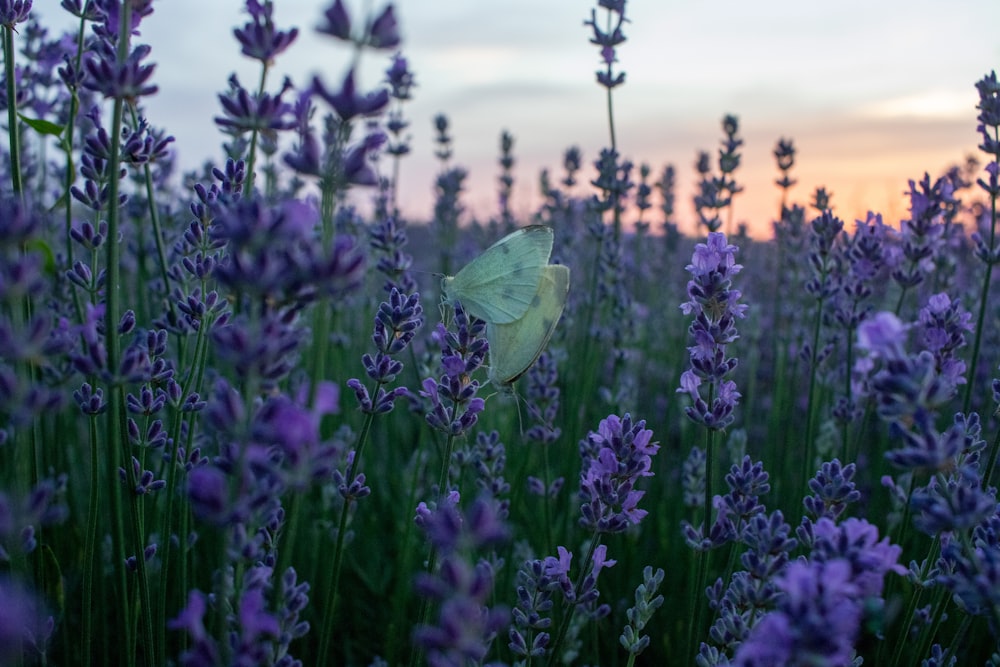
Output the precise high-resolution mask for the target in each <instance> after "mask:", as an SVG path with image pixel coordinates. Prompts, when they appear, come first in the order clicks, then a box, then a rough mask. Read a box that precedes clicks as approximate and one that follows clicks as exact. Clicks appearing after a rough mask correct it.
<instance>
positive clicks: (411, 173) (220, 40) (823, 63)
mask: <svg viewBox="0 0 1000 667" xmlns="http://www.w3.org/2000/svg"><path fill="white" fill-rule="evenodd" d="M49 3H51V5H52V6H51V8H50V7H49V6H48V5H49ZM275 4H276V11H275V16H276V21H277V23H278V25H279V26H281V27H284V28H287V27H289V26H292V25H294V26H298V27H299V29H300V35H299V39H298V40H297V42H296V43H295V44H293V46H292V47H291V48H290V49H289V50H288V51H287V52H286V53H285V54H284V55H283V56H280V57H279V59H278V61H277V64H276V67H275V71H274V72H273V74H272V75H271V78H270V79H269V81H270V82H271V84H272V89H275V88H277V87H278V86H279V85H280V82H281V78H282V77H283V76H284V75H286V74H287V75H289V76H291V77H292V79H293V81H294V82H295V83H296V84H298V85H303V86H304V85H306V84H307V83H308V81H309V79H310V78H311V76H312V75H313V74H320V75H321V76H322V77H323V78H324V80H325V81H326V82H327V85H328V87H329V88H331V89H336V88H337V86H338V85H339V83H340V81H341V80H342V77H343V74H344V71H345V67H346V66H347V64H348V62H349V58H350V50H349V49H348V47H346V46H345V45H343V44H342V43H339V42H336V41H335V40H333V39H331V38H328V37H326V36H322V35H318V34H316V32H315V30H314V27H315V26H316V25H317V24H318V23H319V19H320V16H321V12H322V10H323V9H324V8H325V7H327V6H328V5H329V4H331V3H330V2H329V1H328V0H277V1H276V3H275ZM347 4H348V7H349V8H350V9H353V10H355V14H356V13H357V11H359V8H360V7H362V6H363V5H366V4H372V5H374V6H376V7H381V3H380V2H378V0H373V1H372V2H361V1H360V0H353V1H351V0H348V2H347ZM43 5H44V6H43ZM243 5H244V3H243V2H241V1H238V0H170V1H169V2H166V1H163V0H160V1H159V2H156V3H154V7H155V12H154V14H153V15H152V16H150V17H148V18H147V19H145V21H144V22H143V24H142V36H141V37H140V38H139V40H138V41H141V42H144V43H148V44H150V45H151V46H152V48H153V50H152V55H151V58H150V60H151V61H152V62H155V63H156V64H157V69H156V73H155V75H154V78H155V83H156V84H157V85H159V87H160V92H159V94H158V95H157V96H155V97H153V98H149V99H148V100H147V101H146V106H147V115H148V117H149V119H150V121H151V122H152V123H153V124H154V125H157V126H161V127H163V128H165V129H166V130H167V132H169V133H170V134H173V135H174V136H175V137H176V139H177V141H176V144H175V146H176V148H177V150H178V151H179V155H180V160H181V165H182V167H183V168H184V169H190V168H193V167H195V166H196V165H200V164H201V162H202V161H204V160H205V159H215V160H219V159H221V149H220V148H219V146H220V145H221V142H222V139H223V138H222V135H221V134H220V133H219V132H218V131H217V130H216V128H215V125H214V123H213V122H212V118H213V117H214V116H216V115H219V113H220V107H219V103H218V101H217V99H216V95H217V93H218V91H220V90H224V89H225V88H226V79H227V78H228V76H229V74H230V73H231V72H233V71H235V72H237V73H238V74H239V76H240V79H241V81H242V82H243V84H244V85H245V86H247V87H248V88H254V87H256V82H257V78H258V75H259V73H258V69H257V67H256V65H255V63H252V62H250V61H248V60H247V59H245V58H243V57H242V56H241V55H240V53H239V46H238V44H237V43H236V41H235V39H234V38H233V37H232V29H233V27H235V26H236V25H239V24H242V23H243V22H244V21H245V16H246V15H245V13H244V12H243V9H242V8H243ZM595 6H596V2H595V1H590V0H588V1H584V0H504V1H503V2H497V1H496V0H401V1H400V2H397V3H396V9H397V17H398V18H399V21H400V25H401V28H402V32H403V36H404V43H403V47H402V51H403V53H404V55H406V57H407V58H408V59H409V61H410V67H411V69H412V70H413V71H414V72H415V75H416V79H417V85H418V87H417V88H416V89H415V91H414V100H413V101H412V102H411V103H409V104H408V106H407V110H406V115H407V116H408V118H409V119H410V121H411V123H412V125H411V130H412V133H413V142H412V149H413V152H412V154H411V155H410V156H408V157H407V158H405V159H404V162H403V167H402V177H401V204H402V207H403V209H404V211H405V212H406V213H407V214H408V215H409V216H410V218H411V219H414V220H426V219H427V218H428V217H429V216H430V215H431V213H432V210H433V199H432V198H433V192H432V190H433V183H434V175H435V174H436V172H437V162H436V160H435V158H434V157H433V150H434V147H433V143H432V142H433V137H434V131H433V118H434V116H435V115H436V114H438V113H444V114H446V115H447V116H448V117H449V119H450V121H451V134H452V136H453V137H454V157H453V164H456V165H460V166H463V167H465V168H466V169H468V170H469V172H470V175H469V177H468V179H467V181H466V184H467V191H466V195H465V198H464V202H465V204H466V206H467V207H468V208H469V209H470V211H472V212H473V213H475V214H476V215H477V216H479V217H480V218H488V217H489V216H490V215H491V214H493V213H494V212H495V211H496V201H497V195H496V192H497V189H496V183H497V176H498V174H499V167H498V165H497V159H498V156H499V137H500V133H501V131H503V130H505V129H506V130H508V131H509V132H511V133H512V134H513V136H514V138H515V147H514V154H515V158H516V160H517V164H516V166H515V179H516V181H515V186H514V196H513V199H512V206H513V208H514V210H515V211H516V212H518V213H519V214H526V213H527V212H528V211H531V210H534V208H535V207H536V206H537V204H538V202H539V201H540V199H539V195H538V174H539V171H540V170H541V169H542V168H543V167H548V168H549V169H550V171H551V173H552V174H553V176H555V177H556V178H558V177H559V176H561V174H562V166H561V165H562V155H563V152H564V151H565V149H566V148H568V147H570V146H573V145H576V146H579V147H580V148H581V150H582V152H583V157H584V165H585V166H584V169H583V170H582V171H581V174H580V175H581V177H583V180H589V179H591V178H593V177H594V170H593V167H592V163H593V161H594V160H595V159H596V158H597V155H598V152H599V151H600V149H601V147H603V146H605V145H607V143H608V130H607V115H606V109H605V96H604V89H603V88H601V87H599V86H598V85H597V83H596V82H595V80H594V72H595V70H596V69H597V68H598V67H599V64H600V63H599V57H598V51H597V48H596V47H595V46H593V45H592V44H590V43H589V38H590V29H589V28H587V27H585V26H584V25H583V22H584V20H586V19H587V18H588V17H589V16H590V10H591V8H592V7H595ZM34 11H35V12H37V13H39V14H41V16H42V18H43V21H44V22H45V24H46V25H47V26H48V27H49V28H50V29H55V28H57V27H68V26H69V25H70V23H69V21H68V20H67V19H65V18H64V16H65V14H64V12H62V10H59V9H58V8H57V3H56V0H46V1H45V2H44V3H43V2H40V1H36V3H35V10H34ZM601 11H602V12H603V10H601ZM626 15H627V16H628V17H629V18H630V21H631V22H630V23H628V24H626V26H625V35H626V37H627V38H628V41H627V42H626V43H625V44H623V45H622V46H621V47H619V51H618V57H619V61H620V62H619V66H620V68H621V69H623V70H624V71H625V72H626V74H627V79H626V83H625V84H624V85H623V86H621V87H619V88H617V89H615V99H614V104H615V120H616V127H617V137H618V145H619V150H620V152H621V153H622V154H624V155H625V156H626V157H628V158H630V159H631V160H633V162H635V163H636V165H638V164H639V163H641V162H648V163H649V164H650V166H651V167H652V169H653V174H654V175H657V174H659V173H660V171H661V170H662V168H663V165H664V164H666V163H668V162H670V163H673V164H674V165H675V167H676V169H677V173H678V180H679V190H678V193H677V194H678V200H677V212H678V219H679V220H680V222H681V226H682V230H684V231H687V232H694V229H693V226H692V221H693V218H694V212H693V207H692V204H691V194H692V187H693V184H694V181H695V173H694V168H693V164H694V160H695V157H696V154H697V151H698V150H700V149H701V150H709V151H710V152H711V153H712V154H713V155H715V154H716V149H717V147H718V145H719V141H720V139H721V138H722V131H721V126H720V122H721V119H722V117H723V115H724V114H726V113H733V114H735V115H737V116H738V117H739V119H740V126H741V134H742V136H743V138H744V140H745V146H744V153H743V155H744V156H743V166H742V167H741V168H740V170H739V171H738V172H737V174H736V177H737V180H738V181H739V182H741V183H742V184H743V185H744V186H745V188H746V191H745V192H744V193H743V194H741V195H739V196H738V197H737V198H736V200H735V215H736V219H737V220H738V221H739V220H745V221H747V222H748V223H749V224H750V227H751V230H752V233H753V234H754V235H755V236H767V235H768V234H769V230H770V226H771V220H772V219H773V217H774V216H775V214H776V212H777V207H778V201H779V194H778V191H777V188H776V187H775V186H774V185H773V181H774V179H775V178H776V177H777V175H778V172H777V168H776V166H775V163H774V158H773V156H772V151H773V149H774V145H775V143H776V142H777V140H778V139H779V138H781V137H788V138H791V139H792V140H793V141H794V142H795V145H796V148H797V150H798V154H797V158H796V166H795V168H794V170H793V175H794V176H795V177H797V178H798V179H799V185H797V186H796V187H795V188H794V189H793V191H792V195H793V200H794V201H797V202H801V203H805V202H806V201H808V199H809V198H810V196H811V193H812V192H813V190H814V188H815V187H816V186H818V185H826V186H827V188H828V189H829V190H831V191H832V192H833V193H834V200H833V201H834V205H835V207H836V209H837V212H838V214H839V215H840V216H841V217H843V218H844V219H845V221H846V222H847V223H848V224H850V223H852V222H853V220H854V218H856V217H863V216H864V212H865V211H866V210H867V209H873V210H876V211H879V212H882V213H884V214H885V216H886V220H887V221H890V222H894V223H895V222H898V220H899V218H901V217H905V214H906V210H905V200H904V199H903V198H902V196H901V193H902V191H903V190H904V189H905V188H906V180H907V179H908V178H914V179H919V178H920V177H921V176H922V174H923V173H924V171H929V172H930V173H931V175H932V176H936V175H938V174H939V173H940V172H941V171H943V170H944V169H945V168H946V167H947V166H948V165H949V164H952V163H957V162H961V161H962V160H963V159H964V157H965V155H967V154H968V153H970V152H974V151H975V145H976V141H977V136H976V131H975V127H976V120H975V118H976V109H975V104H976V101H977V96H976V91H975V88H974V83H975V82H976V81H977V80H979V79H980V78H982V77H983V76H984V75H985V74H987V73H988V72H989V71H990V70H991V69H997V68H1000V40H998V39H997V38H996V37H995V27H996V26H997V25H1000V2H998V1H997V0H956V1H953V2H949V3H943V2H939V1H933V2H932V1H930V0H907V1H906V2H904V1H902V0H881V1H878V2H873V1H872V0H842V1H841V2H838V3H820V2H811V1H803V0H770V1H766V0H765V1H762V2H745V1H743V0H719V1H715V2H697V1H694V0H629V2H628V5H627V12H626ZM50 17H52V18H50ZM390 55H391V53H388V52H367V53H366V54H365V56H364V58H365V61H364V64H365V65H366V67H365V69H364V70H363V76H362V77H361V80H360V86H362V87H369V86H374V85H375V84H377V83H379V81H380V80H381V79H382V72H383V71H384V70H385V68H386V67H387V66H388V63H389V56H390ZM288 99H289V101H291V99H292V98H291V97H289V98H288ZM320 106H321V109H323V106H322V104H321V105H320ZM323 110H324V111H325V109H323ZM637 176H638V174H636V177H637ZM654 201H658V200H656V199H654ZM653 219H654V221H657V222H658V217H654V218H653Z"/></svg>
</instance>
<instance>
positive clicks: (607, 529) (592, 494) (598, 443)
mask: <svg viewBox="0 0 1000 667" xmlns="http://www.w3.org/2000/svg"><path fill="white" fill-rule="evenodd" d="M645 426H646V422H645V421H639V422H637V423H635V424H633V423H632V417H631V416H630V415H628V414H626V415H625V416H624V417H623V418H619V417H618V416H616V415H611V416H609V417H608V418H607V419H604V420H602V421H601V423H600V426H599V427H598V430H597V433H594V432H591V433H590V434H589V435H588V436H587V440H585V441H582V442H581V443H580V455H581V457H582V458H583V470H582V471H581V473H580V499H581V500H582V501H583V505H581V507H580V510H581V512H582V514H583V516H582V518H581V519H580V524H581V525H582V526H584V527H586V528H589V529H591V530H595V531H597V532H599V533H620V532H622V531H624V530H625V529H626V528H628V526H629V525H630V524H638V523H639V522H640V521H642V519H643V517H645V516H646V514H647V512H646V510H641V509H639V508H638V504H639V501H640V500H641V499H642V497H643V495H645V493H646V492H645V491H638V490H636V489H635V484H636V482H638V481H639V478H640V477H651V476H652V475H653V472H652V471H651V470H650V468H651V467H652V456H653V455H654V454H656V452H657V451H659V449H660V445H659V444H658V443H655V442H652V439H653V432H652V431H650V430H648V429H646V428H645Z"/></svg>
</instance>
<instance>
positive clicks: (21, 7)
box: [0, 0, 32, 29]
mask: <svg viewBox="0 0 1000 667" xmlns="http://www.w3.org/2000/svg"><path fill="white" fill-rule="evenodd" d="M31 3H32V0H0V25H2V26H4V27H5V28H10V29H13V28H14V26H15V25H17V24H18V23H23V22H24V21H26V20H28V14H29V13H30V12H31Z"/></svg>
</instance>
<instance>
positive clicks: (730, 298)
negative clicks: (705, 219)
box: [677, 232, 747, 430]
mask: <svg viewBox="0 0 1000 667" xmlns="http://www.w3.org/2000/svg"><path fill="white" fill-rule="evenodd" d="M737 251H738V248H737V247H736V246H734V245H729V244H728V243H727V242H726V236H725V234H721V233H718V232H712V233H710V234H709V235H708V240H707V242H706V243H699V244H698V245H697V246H696V247H695V251H694V255H693V256H692V258H691V264H689V265H688V266H687V267H686V270H687V271H688V272H689V273H690V274H691V275H692V276H693V279H692V280H690V281H689V282H688V285H687V291H688V297H689V298H690V301H687V302H685V303H683V304H681V311H682V312H684V313H685V314H688V315H690V314H694V316H695V319H694V322H693V323H692V324H691V327H690V328H689V331H690V333H691V336H692V337H693V338H694V342H695V345H693V346H692V347H689V348H688V352H689V353H690V357H691V367H690V369H688V370H686V371H685V372H684V373H683V374H682V375H681V386H680V388H679V389H678V390H677V391H678V393H686V394H688V395H689V396H690V397H691V400H692V402H693V405H691V406H688V407H686V408H685V410H684V412H685V414H687V416H688V418H689V419H691V420H692V421H694V422H695V423H699V424H703V425H704V426H706V427H707V428H709V429H712V430H719V429H723V428H725V427H726V426H728V425H729V424H731V423H732V422H733V420H734V419H735V418H734V416H733V411H734V410H735V408H736V405H737V403H738V402H739V399H740V393H739V392H738V391H737V390H736V384H735V383H734V382H732V381H731V380H726V379H725V377H726V376H727V375H729V374H730V373H731V372H732V371H733V370H734V369H735V368H736V366H737V363H738V362H737V360H736V359H735V358H727V357H726V347H727V346H728V345H729V344H730V343H733V342H735V341H736V339H737V338H739V334H738V332H737V330H736V320H737V319H742V318H743V317H745V314H746V309H747V306H746V305H744V304H740V303H738V302H739V299H740V297H741V296H742V293H741V292H740V291H739V290H736V289H732V288H731V285H732V276H734V275H736V274H737V273H739V272H740V271H741V270H742V269H743V267H742V266H741V265H740V264H737V263H736V252H737ZM703 382H708V383H709V384H710V385H711V386H712V387H713V391H712V392H711V393H713V394H714V398H713V401H712V405H708V403H707V402H706V401H705V400H704V399H703V398H702V397H701V385H702V383H703Z"/></svg>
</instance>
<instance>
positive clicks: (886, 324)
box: [858, 311, 909, 361]
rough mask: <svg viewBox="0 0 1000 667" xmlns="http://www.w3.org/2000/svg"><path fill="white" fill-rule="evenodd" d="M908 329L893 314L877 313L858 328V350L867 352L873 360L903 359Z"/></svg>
mask: <svg viewBox="0 0 1000 667" xmlns="http://www.w3.org/2000/svg"><path fill="white" fill-rule="evenodd" d="M908 328H909V327H907V326H906V325H904V324H903V323H902V321H900V319H899V318H898V317H896V316H895V315H894V314H892V313H890V312H887V311H881V312H878V313H876V314H875V315H873V316H872V317H870V318H868V319H867V320H865V321H864V322H862V323H861V325H859V326H858V349H859V350H863V351H866V352H868V354H869V355H870V356H871V357H872V358H873V359H884V360H887V361H896V360H900V359H903V358H905V357H906V352H905V351H904V348H903V343H904V342H905V340H906V331H907V329H908Z"/></svg>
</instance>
